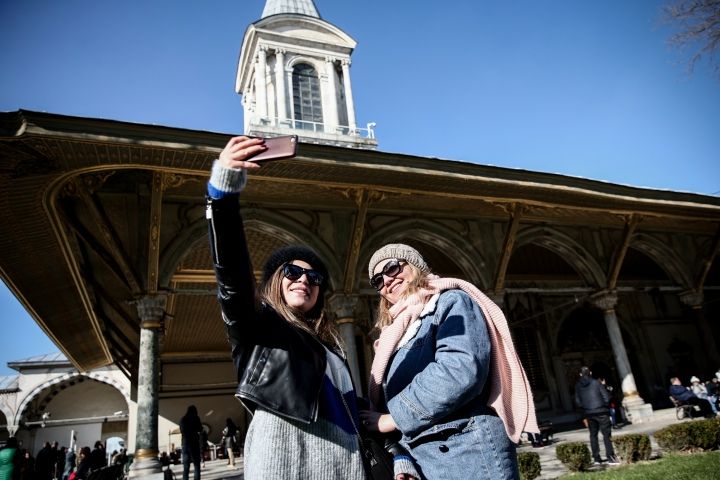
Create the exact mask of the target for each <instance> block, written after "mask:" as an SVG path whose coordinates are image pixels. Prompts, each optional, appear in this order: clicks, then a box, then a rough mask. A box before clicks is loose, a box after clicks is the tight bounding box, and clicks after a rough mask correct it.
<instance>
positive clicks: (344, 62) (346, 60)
mask: <svg viewBox="0 0 720 480" xmlns="http://www.w3.org/2000/svg"><path fill="white" fill-rule="evenodd" d="M340 64H341V65H342V66H343V67H349V66H350V65H352V61H351V60H350V59H349V58H343V59H342V60H340Z"/></svg>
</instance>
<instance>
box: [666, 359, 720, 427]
mask: <svg viewBox="0 0 720 480" xmlns="http://www.w3.org/2000/svg"><path fill="white" fill-rule="evenodd" d="M668 392H669V393H670V396H671V397H672V398H673V399H674V400H675V401H676V402H677V403H678V404H679V405H692V406H693V410H692V411H693V412H697V413H696V414H694V416H698V417H706V418H712V417H715V416H717V415H718V412H719V411H720V371H718V372H716V373H715V376H713V377H712V378H711V379H709V380H707V381H705V382H702V381H700V379H699V378H698V377H696V376H695V375H693V376H692V377H690V383H689V385H687V386H685V385H683V384H682V381H681V380H680V378H679V377H672V378H671V379H670V388H669V390H668Z"/></svg>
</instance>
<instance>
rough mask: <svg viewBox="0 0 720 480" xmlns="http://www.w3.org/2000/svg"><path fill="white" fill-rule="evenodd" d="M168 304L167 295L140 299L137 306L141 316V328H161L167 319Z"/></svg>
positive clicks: (136, 303) (148, 296)
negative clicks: (166, 306)
mask: <svg viewBox="0 0 720 480" xmlns="http://www.w3.org/2000/svg"><path fill="white" fill-rule="evenodd" d="M166 303H167V296H165V295H147V296H145V297H142V298H140V299H138V300H137V301H136V302H135V305H136V307H137V310H138V315H139V316H140V326H141V327H142V328H161V327H162V321H163V318H164V317H165V304H166Z"/></svg>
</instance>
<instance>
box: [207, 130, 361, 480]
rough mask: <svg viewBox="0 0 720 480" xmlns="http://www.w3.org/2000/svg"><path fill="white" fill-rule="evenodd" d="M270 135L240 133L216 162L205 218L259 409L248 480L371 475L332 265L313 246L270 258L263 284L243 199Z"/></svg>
mask: <svg viewBox="0 0 720 480" xmlns="http://www.w3.org/2000/svg"><path fill="white" fill-rule="evenodd" d="M264 149H265V146H264V143H263V140H262V139H257V138H248V137H243V136H241V137H233V138H232V139H230V141H229V142H228V144H227V145H226V147H225V148H224V149H223V151H222V153H221V154H220V158H219V159H218V160H216V161H215V163H214V165H213V168H212V172H211V177H210V182H209V183H208V202H207V218H208V222H209V233H210V244H211V251H212V255H213V262H214V267H215V273H216V277H217V282H218V298H219V301H220V306H221V309H222V316H223V320H224V322H225V325H226V329H227V334H228V339H229V342H230V344H231V347H232V358H233V362H234V364H235V368H236V373H237V380H238V387H237V391H236V396H237V397H238V399H240V401H241V402H242V403H243V404H244V405H245V407H246V408H247V409H248V410H249V411H250V412H251V413H252V420H251V422H250V426H249V428H248V432H247V437H246V439H245V451H244V455H245V459H244V460H245V461H244V477H245V478H246V479H248V480H253V479H265V478H273V477H274V478H283V479H294V478H298V479H299V478H303V479H306V478H313V479H324V478H327V479H331V478H348V479H363V478H365V473H364V470H363V465H362V458H361V454H360V448H359V443H358V438H357V429H356V426H357V425H358V414H357V404H356V395H355V391H354V389H353V386H352V381H351V377H350V372H349V369H348V368H347V366H346V363H345V361H344V357H343V355H342V349H341V346H340V342H339V337H338V335H337V333H336V331H335V327H334V324H333V322H332V321H331V320H330V319H329V318H328V317H327V316H326V315H325V314H324V311H323V307H324V294H325V291H326V288H327V284H328V272H327V269H326V267H325V265H324V263H323V261H322V260H321V259H320V258H319V257H318V256H317V254H316V253H315V252H314V251H313V250H311V249H310V248H308V247H305V246H301V245H291V246H288V247H284V248H281V249H279V250H277V251H275V252H274V253H273V254H272V255H271V256H270V258H269V259H268V261H267V262H266V264H265V266H264V268H263V272H262V281H261V284H260V287H259V288H258V289H257V290H256V288H255V279H254V275H253V268H252V265H251V264H250V255H249V253H248V248H247V242H246V240H245V233H244V229H243V223H242V218H241V215H240V209H239V205H238V197H239V195H238V194H239V192H240V191H241V190H242V188H243V187H244V185H245V182H246V171H247V170H250V169H254V168H259V166H258V165H257V164H254V163H252V162H248V161H246V160H247V159H248V158H249V157H251V156H252V155H254V154H256V153H259V152H261V151H263V150H264Z"/></svg>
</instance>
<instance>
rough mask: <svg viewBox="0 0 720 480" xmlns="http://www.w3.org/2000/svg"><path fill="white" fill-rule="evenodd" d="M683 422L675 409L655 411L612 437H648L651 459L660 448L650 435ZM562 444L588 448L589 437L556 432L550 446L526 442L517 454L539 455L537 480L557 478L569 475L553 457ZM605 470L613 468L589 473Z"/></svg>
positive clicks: (585, 432)
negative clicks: (529, 453)
mask: <svg viewBox="0 0 720 480" xmlns="http://www.w3.org/2000/svg"><path fill="white" fill-rule="evenodd" d="M685 421H690V420H685V419H683V420H678V419H677V417H675V408H667V409H662V410H655V411H654V412H653V418H652V420H650V421H648V422H644V423H637V424H632V425H625V426H624V427H623V428H620V429H613V431H612V435H613V436H614V437H619V436H622V435H627V434H628V433H646V434H648V435H650V443H651V445H652V453H651V458H654V457H657V456H658V455H660V448H659V447H658V444H657V442H656V441H655V438H654V437H653V436H652V434H653V433H654V432H656V431H658V430H660V429H661V428H664V427H666V426H668V425H670V424H673V423H678V422H685ZM598 440H599V442H600V454H601V456H602V457H603V458H605V454H604V453H605V447H604V446H603V441H602V434H598ZM563 442H585V443H586V444H587V446H588V448H590V436H589V434H588V430H587V428H579V429H577V430H568V431H563V432H558V433H556V434H555V435H554V439H553V442H552V444H551V445H548V446H546V447H540V448H533V447H532V445H530V444H529V443H528V442H527V441H524V442H523V444H522V445H520V447H519V448H518V452H536V453H538V454H539V455H540V468H541V472H540V476H539V477H538V480H547V479H550V478H557V477H560V476H562V475H565V474H566V473H569V470H568V469H567V468H565V466H564V465H563V464H562V463H561V462H560V460H558V459H557V457H556V456H555V447H557V446H558V445H559V444H561V443H563ZM607 468H614V467H612V466H609V465H601V466H598V467H591V471H592V470H604V469H607Z"/></svg>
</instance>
